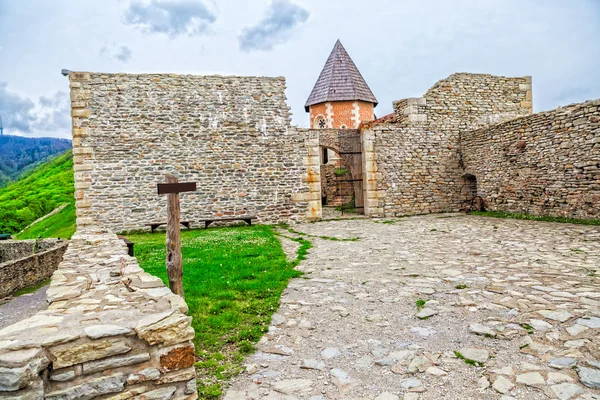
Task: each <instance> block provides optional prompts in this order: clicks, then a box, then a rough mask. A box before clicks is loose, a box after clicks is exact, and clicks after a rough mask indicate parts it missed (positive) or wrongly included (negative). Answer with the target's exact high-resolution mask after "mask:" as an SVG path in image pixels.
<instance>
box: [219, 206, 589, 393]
mask: <svg viewBox="0 0 600 400" xmlns="http://www.w3.org/2000/svg"><path fill="white" fill-rule="evenodd" d="M384 222H385V223H384ZM294 229H296V230H298V231H302V232H305V233H307V234H311V235H320V236H329V237H338V238H352V237H360V240H358V241H333V240H323V239H318V238H315V237H311V238H310V240H311V241H312V242H313V248H312V249H311V250H310V254H309V256H308V259H307V260H305V261H303V262H302V263H301V265H300V267H299V269H301V270H302V271H304V272H306V274H305V275H304V276H303V277H302V278H298V279H294V280H293V281H292V282H291V283H290V285H289V287H288V288H287V289H286V291H285V292H284V294H283V296H282V298H281V306H280V309H279V310H278V312H277V314H275V315H274V316H273V319H272V323H271V328H270V331H269V333H268V334H266V335H265V337H264V338H263V339H262V340H261V341H260V343H259V345H258V351H257V352H256V353H255V354H253V355H251V356H249V357H248V359H247V361H246V362H247V371H246V372H244V373H242V374H240V375H239V376H237V377H236V378H234V379H233V380H232V381H231V387H230V389H229V390H228V391H227V393H226V394H225V396H224V398H225V399H227V400H236V399H237V400H245V399H271V400H273V399H287V400H293V399H312V400H323V399H341V398H344V399H377V400H394V399H405V400H416V399H419V400H421V399H457V400H458V399H502V400H508V399H521V400H537V399H565V400H567V399H577V400H592V399H600V391H599V390H598V389H599V388H600V361H599V360H600V278H599V276H600V227H593V226H579V225H568V224H555V223H545V222H534V221H518V220H508V219H494V218H485V217H474V216H465V215H459V214H451V215H429V216H419V217H410V218H401V219H395V220H367V219H359V220H342V221H329V222H321V223H315V224H303V225H298V226H295V227H294ZM288 250H289V249H288ZM418 300H422V302H419V306H418V305H417V302H418ZM423 303H424V304H423ZM419 317H422V318H419ZM457 354H458V355H459V356H461V357H465V358H467V359H470V360H474V361H470V362H469V363H467V362H465V360H463V359H461V358H458V357H457ZM475 361H478V362H475ZM472 364H476V365H472ZM574 366H575V368H573V367H574Z"/></svg>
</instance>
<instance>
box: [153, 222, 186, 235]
mask: <svg viewBox="0 0 600 400" xmlns="http://www.w3.org/2000/svg"><path fill="white" fill-rule="evenodd" d="M179 223H180V224H181V225H183V226H185V227H186V228H188V230H189V229H190V221H179ZM166 224H167V222H166V221H165V222H152V223H150V224H145V226H149V227H150V230H151V231H152V233H154V231H155V230H156V228H158V227H159V226H161V225H166Z"/></svg>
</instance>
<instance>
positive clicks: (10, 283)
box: [0, 239, 68, 298]
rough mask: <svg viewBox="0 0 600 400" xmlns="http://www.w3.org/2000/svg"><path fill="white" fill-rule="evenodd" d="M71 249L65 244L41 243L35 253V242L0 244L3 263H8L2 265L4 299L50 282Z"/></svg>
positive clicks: (0, 287) (0, 294)
mask: <svg viewBox="0 0 600 400" xmlns="http://www.w3.org/2000/svg"><path fill="white" fill-rule="evenodd" d="M67 245H68V242H67V241H64V240H56V239H46V240H40V241H38V248H37V252H36V253H34V251H35V250H36V244H35V240H7V241H3V242H0V257H1V258H0V260H8V261H6V262H3V263H0V283H1V285H0V298H3V297H6V296H9V295H11V294H12V293H14V292H15V291H17V290H19V289H24V288H27V287H31V286H34V285H37V284H38V283H40V282H43V281H45V280H46V279H48V278H50V276H51V275H52V273H53V272H54V271H55V270H56V269H57V268H58V264H59V263H60V262H61V260H62V257H63V254H64V252H65V250H66V248H67Z"/></svg>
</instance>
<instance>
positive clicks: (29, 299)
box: [0, 285, 48, 329]
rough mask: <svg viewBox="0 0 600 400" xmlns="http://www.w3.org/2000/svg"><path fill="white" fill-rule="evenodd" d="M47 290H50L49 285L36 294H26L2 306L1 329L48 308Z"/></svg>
mask: <svg viewBox="0 0 600 400" xmlns="http://www.w3.org/2000/svg"><path fill="white" fill-rule="evenodd" d="M46 289H48V285H46V286H43V287H41V288H39V289H38V290H36V291H35V292H34V293H30V294H24V295H21V296H19V297H15V298H13V299H12V300H10V301H8V302H6V303H3V304H0V329H2V328H5V327H7V326H9V325H12V324H14V323H15V322H19V321H21V320H23V319H26V318H29V317H31V316H32V315H34V314H35V313H37V312H38V311H40V310H45V309H46V308H48V303H47V302H46Z"/></svg>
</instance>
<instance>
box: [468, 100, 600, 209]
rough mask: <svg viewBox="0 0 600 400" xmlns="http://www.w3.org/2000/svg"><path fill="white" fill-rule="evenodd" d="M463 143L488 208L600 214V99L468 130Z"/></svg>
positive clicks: (480, 192) (470, 168)
mask: <svg viewBox="0 0 600 400" xmlns="http://www.w3.org/2000/svg"><path fill="white" fill-rule="evenodd" d="M461 145H462V154H463V163H464V172H465V173H468V174H472V175H475V177H476V180H477V194H478V195H479V196H481V197H483V199H484V200H485V203H486V205H487V208H488V209H490V210H501V211H509V212H518V213H527V214H535V215H550V216H557V217H575V218H594V219H599V218H600V100H594V101H589V102H586V103H581V104H575V105H571V106H567V107H563V108H559V109H557V110H554V111H548V112H542V113H538V114H534V115H530V116H526V117H523V118H517V119H513V120H510V121H507V122H505V123H502V124H499V125H494V126H491V127H489V128H483V129H479V130H475V131H470V132H466V133H463V135H462V141H461Z"/></svg>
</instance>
